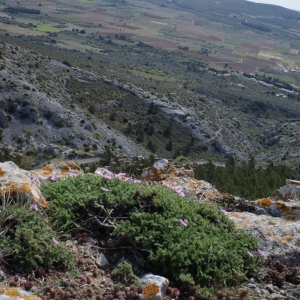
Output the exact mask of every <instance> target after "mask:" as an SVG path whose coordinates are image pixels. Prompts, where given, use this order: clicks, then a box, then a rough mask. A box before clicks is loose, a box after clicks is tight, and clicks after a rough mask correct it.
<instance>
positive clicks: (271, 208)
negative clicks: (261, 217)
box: [268, 204, 281, 218]
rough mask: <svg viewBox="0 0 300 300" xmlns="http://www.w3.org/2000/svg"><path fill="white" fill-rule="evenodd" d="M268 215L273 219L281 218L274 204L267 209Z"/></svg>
mask: <svg viewBox="0 0 300 300" xmlns="http://www.w3.org/2000/svg"><path fill="white" fill-rule="evenodd" d="M268 211H269V213H270V214H271V215H272V216H273V217H275V218H281V212H280V210H279V208H278V206H277V205H276V204H271V205H270V206H269V208H268Z"/></svg>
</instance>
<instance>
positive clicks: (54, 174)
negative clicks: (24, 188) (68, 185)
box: [30, 161, 84, 182]
mask: <svg viewBox="0 0 300 300" xmlns="http://www.w3.org/2000/svg"><path fill="white" fill-rule="evenodd" d="M83 173H84V172H83V170H82V169H81V168H80V167H79V166H78V165H77V164H76V163H75V162H73V161H69V162H56V163H52V164H49V165H47V166H45V167H43V168H41V169H37V170H33V171H31V172H30V174H31V176H32V178H36V180H39V182H46V181H50V180H51V181H56V180H57V179H58V178H60V179H64V178H67V177H72V176H78V175H81V174H83Z"/></svg>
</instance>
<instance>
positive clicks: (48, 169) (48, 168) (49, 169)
mask: <svg viewBox="0 0 300 300" xmlns="http://www.w3.org/2000/svg"><path fill="white" fill-rule="evenodd" d="M42 170H43V171H44V175H51V174H52V171H53V170H54V168H52V167H51V166H49V165H48V166H45V167H43V168H42Z"/></svg>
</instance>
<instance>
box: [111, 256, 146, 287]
mask: <svg viewBox="0 0 300 300" xmlns="http://www.w3.org/2000/svg"><path fill="white" fill-rule="evenodd" d="M112 274H113V275H114V276H115V277H117V278H118V280H119V281H120V282H119V283H120V284H121V285H125V286H129V285H131V284H134V285H138V284H139V283H140V279H139V278H138V277H137V276H136V275H135V274H134V273H133V271H132V266H131V264H129V263H128V262H126V261H123V262H121V263H120V264H119V265H118V266H117V267H116V268H115V269H114V270H113V272H112Z"/></svg>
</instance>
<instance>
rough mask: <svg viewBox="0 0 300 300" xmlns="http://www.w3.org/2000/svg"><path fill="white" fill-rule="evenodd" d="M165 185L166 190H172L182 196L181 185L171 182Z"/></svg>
mask: <svg viewBox="0 0 300 300" xmlns="http://www.w3.org/2000/svg"><path fill="white" fill-rule="evenodd" d="M165 187H166V188H167V189H168V190H172V191H174V192H175V193H177V194H178V195H179V196H182V197H184V196H185V193H184V192H183V187H182V186H181V185H171V184H166V185H165Z"/></svg>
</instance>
